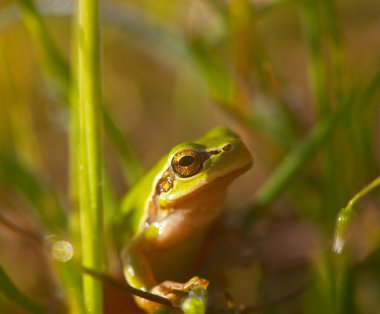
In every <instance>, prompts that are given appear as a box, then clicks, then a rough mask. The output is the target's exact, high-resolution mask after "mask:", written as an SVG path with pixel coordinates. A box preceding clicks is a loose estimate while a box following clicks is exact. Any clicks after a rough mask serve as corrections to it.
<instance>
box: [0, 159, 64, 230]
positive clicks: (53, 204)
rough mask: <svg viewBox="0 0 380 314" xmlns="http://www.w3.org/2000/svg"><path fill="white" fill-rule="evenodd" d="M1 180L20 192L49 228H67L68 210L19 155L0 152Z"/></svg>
mask: <svg viewBox="0 0 380 314" xmlns="http://www.w3.org/2000/svg"><path fill="white" fill-rule="evenodd" d="M0 180H1V181H3V182H4V183H5V184H6V185H7V186H9V187H11V188H12V189H14V190H15V191H17V192H18V193H20V195H21V196H22V197H23V198H24V199H25V200H26V201H27V203H28V204H30V206H31V208H32V209H33V210H34V212H35V214H36V215H37V217H39V219H40V221H41V222H42V223H43V225H44V226H45V228H46V229H47V230H49V231H50V232H54V233H61V232H62V231H64V230H66V227H67V219H66V212H65V211H64V208H63V207H62V206H61V204H60V201H59V199H58V197H57V195H55V193H54V192H53V189H52V188H51V187H50V186H49V185H47V184H46V183H45V182H43V180H41V179H40V178H39V177H38V176H37V175H36V174H35V173H34V172H33V171H31V170H30V169H29V168H28V167H27V166H26V165H25V164H24V163H22V162H21V160H20V159H19V158H17V156H15V155H8V154H2V153H0Z"/></svg>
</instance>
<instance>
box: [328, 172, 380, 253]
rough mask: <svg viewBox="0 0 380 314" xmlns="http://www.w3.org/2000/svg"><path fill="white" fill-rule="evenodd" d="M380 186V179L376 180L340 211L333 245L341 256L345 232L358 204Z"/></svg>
mask: <svg viewBox="0 0 380 314" xmlns="http://www.w3.org/2000/svg"><path fill="white" fill-rule="evenodd" d="M379 185H380V177H377V178H376V179H374V180H373V181H372V182H371V183H369V184H368V185H367V186H366V187H364V188H363V189H362V190H361V191H359V192H358V193H357V194H355V195H354V197H353V198H352V199H351V200H350V201H349V202H348V204H347V206H346V207H344V208H343V209H341V210H340V212H339V214H338V217H337V220H336V227H335V239H334V245H333V251H334V252H335V253H337V254H340V253H341V252H342V250H343V248H344V245H345V242H346V241H345V232H346V230H347V228H348V226H349V225H350V223H351V221H352V218H353V217H354V215H355V213H356V212H355V206H356V204H357V203H358V202H359V201H360V200H361V199H362V198H363V197H364V196H365V195H367V194H368V193H369V192H371V191H372V190H373V189H375V188H377V187H378V186H379Z"/></svg>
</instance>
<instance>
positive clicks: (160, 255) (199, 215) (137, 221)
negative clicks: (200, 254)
mask: <svg viewBox="0 0 380 314" xmlns="http://www.w3.org/2000/svg"><path fill="white" fill-rule="evenodd" d="M251 163H252V158H251V155H250V153H249V151H248V150H247V148H246V147H245V145H244V144H243V143H242V142H241V140H240V139H239V138H238V137H236V136H235V135H234V134H233V133H232V132H231V131H229V130H228V129H225V128H216V129H213V130H211V131H209V132H208V133H207V134H206V135H205V136H204V137H202V138H200V139H198V140H196V141H194V142H192V143H183V144H180V145H177V146H176V147H175V148H173V150H172V151H171V152H170V153H169V155H168V156H166V157H164V158H162V159H161V160H160V161H159V162H158V163H157V165H156V166H155V167H154V168H153V169H152V170H151V171H150V172H149V173H148V174H147V175H146V176H145V177H144V178H143V179H142V180H141V181H140V182H139V183H138V184H137V185H136V186H135V187H134V188H133V189H132V190H131V192H130V193H129V194H128V195H127V196H126V197H125V199H124V200H123V203H122V209H121V216H119V217H122V218H121V219H120V220H121V221H119V227H120V230H119V232H118V240H119V244H120V246H122V247H123V250H122V260H123V264H124V273H125V276H126V279H127V281H128V282H129V284H130V285H132V286H134V287H136V288H138V289H142V290H145V291H152V292H153V293H158V294H161V295H163V296H165V297H168V298H169V299H171V301H172V302H173V303H178V302H179V300H180V297H179V295H181V293H179V292H180V291H182V292H188V290H190V289H191V288H192V287H196V286H207V283H208V282H207V281H206V280H202V279H199V278H197V277H194V278H193V279H191V280H190V281H188V282H187V283H186V284H179V283H176V282H168V281H167V282H164V283H162V284H159V285H157V283H159V282H161V281H162V280H168V279H169V280H179V279H180V277H179V276H178V275H179V273H180V272H181V270H182V269H181V268H183V267H185V266H186V264H187V263H188V261H191V256H192V254H193V252H194V250H196V248H197V247H198V245H199V243H200V242H201V240H202V237H203V234H204V232H205V231H206V230H207V228H208V226H209V225H210V224H211V223H212V222H213V221H214V220H215V219H216V218H217V217H218V215H219V212H220V209H221V207H222V205H223V202H224V199H225V195H226V190H227V187H228V185H229V184H230V183H231V181H232V180H233V179H235V178H236V177H237V176H239V175H240V174H242V173H243V172H245V171H246V170H247V169H248V168H249V167H250V165H251ZM178 266H180V267H178ZM177 272H178V273H177ZM182 294H183V293H182ZM137 301H138V303H139V305H140V306H142V307H143V308H145V309H146V310H147V311H148V312H152V311H153V310H154V309H156V308H157V305H156V304H154V303H152V302H148V301H145V300H142V299H138V300H137Z"/></svg>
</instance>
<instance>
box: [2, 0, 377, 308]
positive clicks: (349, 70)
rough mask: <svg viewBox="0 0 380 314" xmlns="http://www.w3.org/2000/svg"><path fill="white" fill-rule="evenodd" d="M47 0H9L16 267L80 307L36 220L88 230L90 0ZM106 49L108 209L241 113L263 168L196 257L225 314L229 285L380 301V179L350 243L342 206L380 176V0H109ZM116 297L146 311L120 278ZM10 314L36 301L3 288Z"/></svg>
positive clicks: (112, 300) (6, 191) (5, 237)
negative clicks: (84, 122)
mask: <svg viewBox="0 0 380 314" xmlns="http://www.w3.org/2000/svg"><path fill="white" fill-rule="evenodd" d="M31 3H33V2H30V1H27V0H17V1H12V0H2V1H1V3H0V106H1V111H0V112H1V114H0V216H1V219H0V222H1V225H0V265H1V266H2V268H3V270H4V271H5V272H6V273H7V275H8V276H9V277H10V278H11V279H12V281H13V282H14V284H15V285H16V286H18V287H19V288H20V290H21V291H23V292H24V293H25V294H26V295H27V296H29V298H30V299H32V300H34V301H35V302H36V303H37V304H42V305H43V306H44V309H46V312H48V313H56V312H58V313H63V312H65V307H64V306H63V305H62V304H63V303H65V297H66V294H65V293H64V292H63V290H62V289H61V288H60V287H61V283H60V279H59V276H57V275H56V270H55V266H52V263H51V261H49V258H47V257H46V256H45V255H44V253H43V250H41V248H38V245H37V246H36V245H35V243H34V244H33V240H31V239H30V237H29V238H28V236H26V235H25V231H26V230H27V231H28V232H31V233H33V235H38V236H39V237H41V238H42V239H45V240H44V241H46V237H47V236H50V237H57V238H65V237H66V238H68V239H70V235H68V234H67V232H62V226H61V225H62V224H63V222H62V221H64V220H69V218H67V217H68V213H69V212H70V210H69V208H70V207H71V206H72V202H71V201H70V192H71V191H70V189H71V182H70V139H69V134H70V111H69V99H70V93H69V92H68V85H67V84H66V85H65V82H66V83H67V81H65V79H67V78H65V77H66V76H65V75H66V74H67V73H66V72H65V71H66V70H67V69H68V68H69V64H70V63H72V59H73V58H72V55H73V44H72V43H73V37H74V36H75V32H74V31H73V29H74V28H73V22H72V17H73V14H74V9H73V7H74V5H75V3H73V2H72V1H66V0H46V1H43V0H41V1H35V2H34V4H35V7H33V6H32V5H31ZM34 9H35V13H36V12H37V14H35V15H33V12H34V11H33V10H34ZM31 12H32V13H31ZM39 23H42V24H39ZM41 25H43V27H42V28H41ZM44 31H46V33H44ZM101 46H102V82H103V91H102V92H103V97H104V107H105V108H106V111H107V118H106V121H108V122H107V123H106V124H107V125H108V126H107V125H105V126H104V128H103V138H104V145H105V152H104V164H105V167H104V173H105V177H106V180H105V190H106V192H105V193H106V196H105V217H106V223H107V217H109V213H108V212H112V210H114V209H115V208H117V204H118V202H119V201H120V199H121V197H122V196H123V195H124V194H125V193H126V192H127V191H128V189H129V187H130V186H131V185H132V184H133V183H134V182H135V181H136V180H137V178H138V177H140V176H141V174H142V173H143V172H144V171H145V170H147V169H149V168H150V167H151V166H153V165H154V163H155V162H156V161H157V160H158V159H159V158H160V157H162V156H163V155H165V154H167V153H168V152H169V150H170V149H171V148H172V147H173V146H174V145H176V144H177V143H180V142H183V141H186V140H191V139H195V138H197V137H199V136H201V135H202V134H204V133H205V132H206V131H207V130H208V129H210V128H211V127H213V126H217V125H225V126H228V127H230V128H231V129H233V130H234V131H235V132H236V133H238V134H239V135H240V136H241V137H242V139H243V140H244V142H245V143H246V144H247V146H248V147H249V149H250V150H251V152H252V155H253V156H254V159H255V164H254V166H253V168H252V169H251V170H250V171H249V172H248V173H247V174H245V175H244V176H242V177H241V178H239V179H238V180H237V181H236V182H235V183H234V184H233V185H232V186H231V188H230V190H229V196H228V200H227V202H226V211H225V214H224V215H223V217H222V218H221V221H220V222H219V223H218V224H217V225H216V226H215V227H214V228H213V229H212V230H211V231H210V236H209V239H208V241H207V243H206V244H205V247H204V248H203V249H204V250H203V251H201V252H200V256H199V257H198V258H197V259H196V262H195V263H194V268H193V270H191V271H196V272H197V274H203V275H205V276H207V278H210V280H211V292H210V302H209V303H210V304H209V306H210V312H212V311H214V312H218V311H219V310H220V309H222V308H223V307H226V301H225V299H224V297H221V295H223V293H222V292H223V291H227V292H228V293H229V295H230V296H231V299H232V300H233V302H234V303H235V304H239V305H247V306H251V305H258V304H266V306H264V307H263V308H260V309H259V310H258V312H260V313H321V312H324V313H380V299H379V298H378V296H379V295H380V271H379V269H380V268H379V266H380V251H379V244H380V213H379V194H378V192H376V191H372V192H371V193H369V194H368V195H366V196H365V197H364V198H363V199H362V200H360V202H359V204H358V205H357V206H355V212H356V213H357V214H356V215H354V216H353V217H352V218H351V219H350V221H349V222H350V223H349V226H348V229H347V230H346V233H345V239H346V242H347V245H346V246H345V250H344V251H343V253H342V254H335V253H333V251H332V244H333V240H334V234H336V232H337V230H336V228H335V224H336V218H337V215H338V212H339V210H340V209H342V208H344V207H345V206H347V203H348V202H349V200H350V199H351V198H352V197H354V195H355V194H356V193H358V192H359V191H360V190H361V189H362V188H363V187H364V186H365V185H367V184H368V183H369V182H371V181H372V180H373V179H374V178H376V177H377V176H378V173H379V106H378V104H379V97H380V94H379V92H378V91H379V88H380V2H379V1H376V0H363V1H360V2H359V1H354V0H345V1H343V0H341V1H335V0H334V1H331V0H330V1H329V0H321V1H312V0H278V1H271V0H250V1H249V0H208V1H206V0H184V1H166V0H161V1H152V0H139V1H102V42H101ZM57 60H61V64H59V62H58V63H57V62H55V61H57ZM70 60H71V61H70ZM57 64H58V65H57ZM15 226H18V227H20V228H21V229H22V230H21V231H20V230H17V228H16V227H15ZM210 248H211V249H210ZM205 252H212V253H210V254H205ZM116 264H117V263H116ZM110 265H111V266H110V269H112V268H113V267H114V266H112V265H113V263H112V262H110ZM110 272H111V273H112V272H114V273H117V270H116V271H115V270H113V271H112V270H110ZM193 274H194V273H193ZM105 300H106V301H105V312H107V313H122V312H128V311H130V312H134V311H136V313H137V311H138V310H137V309H135V308H133V301H131V298H130V297H129V296H128V295H127V294H126V293H125V292H122V291H117V290H115V289H114V288H106V290H105ZM272 303H273V304H272ZM0 312H1V313H25V311H24V310H23V309H22V306H20V305H18V304H17V302H16V303H15V302H11V301H10V300H9V298H7V297H5V296H4V295H2V294H0Z"/></svg>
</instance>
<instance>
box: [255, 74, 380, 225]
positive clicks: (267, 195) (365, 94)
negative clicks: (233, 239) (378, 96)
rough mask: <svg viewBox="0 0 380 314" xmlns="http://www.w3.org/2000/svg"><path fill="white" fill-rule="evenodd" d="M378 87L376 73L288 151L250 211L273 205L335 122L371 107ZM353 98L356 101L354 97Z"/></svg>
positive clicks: (324, 139) (379, 82)
mask: <svg viewBox="0 0 380 314" xmlns="http://www.w3.org/2000/svg"><path fill="white" fill-rule="evenodd" d="M379 86H380V71H378V72H376V73H375V74H374V76H373V77H372V79H371V80H370V81H368V83H367V84H366V85H365V88H363V89H362V91H361V92H358V91H357V90H355V92H354V91H352V92H351V95H348V96H347V98H346V101H345V102H344V103H343V105H341V106H340V107H338V108H337V109H336V111H335V112H334V113H333V114H331V115H328V116H327V117H326V118H324V119H322V120H321V121H320V122H319V123H318V124H317V125H316V126H315V127H314V129H313V131H312V132H311V133H310V135H309V136H308V137H307V138H306V139H304V140H303V141H301V142H300V143H299V144H298V145H297V146H296V147H295V148H294V149H293V150H292V151H290V152H289V153H288V155H287V156H286V157H285V159H284V160H283V161H282V162H281V163H280V165H279V166H277V168H276V169H275V170H274V172H273V173H272V175H271V177H270V178H269V179H268V180H267V181H266V182H265V184H264V185H263V186H262V187H261V189H260V190H259V191H258V193H257V195H256V199H255V204H254V207H255V208H257V207H265V206H267V205H269V204H270V203H271V202H273V201H274V200H275V199H276V198H277V197H278V196H279V195H280V193H282V192H283V191H284V189H285V187H287V186H288V184H289V182H290V181H291V179H292V178H293V177H294V176H295V174H296V173H297V172H298V171H299V169H300V168H301V167H302V166H303V165H304V164H305V162H306V161H307V160H308V159H309V158H310V157H311V156H312V155H313V154H314V153H315V152H316V151H317V149H318V148H320V147H321V146H322V145H323V144H324V143H325V142H326V141H328V140H329V139H330V135H331V133H332V131H333V130H334V127H335V126H336V124H337V122H339V121H341V120H342V119H343V118H344V117H346V116H347V115H348V114H349V113H350V111H351V110H353V109H355V107H356V106H358V105H360V106H362V110H364V108H365V106H369V105H371V98H372V96H373V95H374V94H375V93H376V92H377V91H378V89H379ZM355 96H356V97H355ZM253 215H254V214H253V212H251V213H249V214H248V216H249V218H248V220H249V221H251V219H252V218H253Z"/></svg>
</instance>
